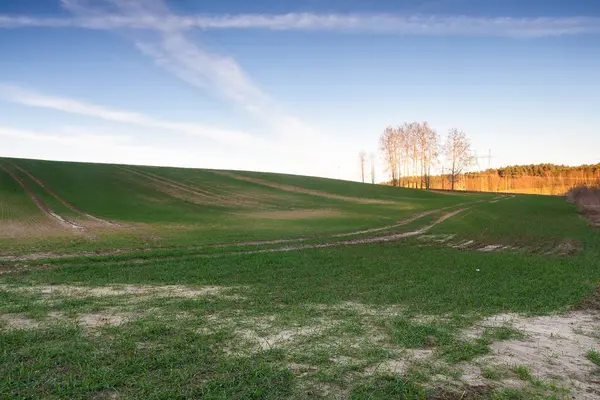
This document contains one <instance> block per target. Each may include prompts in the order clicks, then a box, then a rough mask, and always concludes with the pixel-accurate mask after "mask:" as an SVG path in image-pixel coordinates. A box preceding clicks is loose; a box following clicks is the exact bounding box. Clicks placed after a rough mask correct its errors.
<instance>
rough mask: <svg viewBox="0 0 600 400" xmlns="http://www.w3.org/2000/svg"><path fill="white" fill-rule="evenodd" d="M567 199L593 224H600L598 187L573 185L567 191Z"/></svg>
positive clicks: (599, 193)
mask: <svg viewBox="0 0 600 400" xmlns="http://www.w3.org/2000/svg"><path fill="white" fill-rule="evenodd" d="M567 199H568V200H569V201H570V202H571V203H574V204H576V205H577V207H578V208H579V210H580V212H581V213H582V214H584V215H585V216H586V217H587V218H588V219H589V220H590V221H591V222H592V224H593V225H596V226H600V187H594V188H592V187H587V186H577V187H574V188H572V189H571V190H569V191H568V192H567Z"/></svg>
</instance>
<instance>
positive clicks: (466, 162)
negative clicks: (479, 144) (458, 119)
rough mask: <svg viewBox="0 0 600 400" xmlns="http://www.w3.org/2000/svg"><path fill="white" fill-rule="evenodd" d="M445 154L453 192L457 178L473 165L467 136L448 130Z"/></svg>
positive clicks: (457, 131)
mask: <svg viewBox="0 0 600 400" xmlns="http://www.w3.org/2000/svg"><path fill="white" fill-rule="evenodd" d="M445 153H446V158H447V159H448V162H449V164H450V171H448V176H449V177H450V183H451V187H452V190H454V189H455V184H456V180H457V178H458V176H459V175H460V174H461V173H462V172H463V171H464V170H465V169H466V168H468V167H469V166H471V165H473V163H474V159H473V156H472V155H471V143H470V141H469V138H467V135H466V134H465V133H464V132H463V131H459V130H458V129H450V131H449V132H448V137H447V138H446V143H445Z"/></svg>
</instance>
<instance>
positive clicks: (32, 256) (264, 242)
mask: <svg viewBox="0 0 600 400" xmlns="http://www.w3.org/2000/svg"><path fill="white" fill-rule="evenodd" d="M451 207H456V206H451ZM451 207H444V208H440V209H434V210H428V211H424V212H421V213H418V214H415V215H412V216H411V217H409V218H407V219H404V220H401V221H398V222H397V223H395V224H394V225H387V226H383V227H379V228H370V229H363V230H359V231H353V232H346V233H338V234H331V235H319V236H314V237H310V236H305V237H298V238H290V239H274V240H253V241H245V242H232V243H219V244H207V245H205V246H199V247H194V248H195V249H198V250H202V249H203V248H211V247H236V246H260V245H269V244H282V243H299V242H304V241H306V240H309V239H327V238H339V237H347V236H357V235H363V234H367V233H375V232H380V231H385V230H390V229H394V228H398V227H401V226H404V225H407V224H409V223H412V222H414V221H416V220H418V219H420V218H423V217H425V216H428V215H431V214H434V213H436V212H440V211H442V210H445V209H448V208H451ZM17 228H19V227H15V229H17ZM121 228H123V229H126V228H128V227H127V226H122V227H121ZM130 228H132V229H135V227H130ZM27 232H29V231H27ZM188 249H189V248H188ZM153 250H155V249H153V248H144V249H111V250H99V251H94V252H76V253H63V254H61V253H50V252H46V253H32V254H24V255H9V256H0V261H33V260H40V259H44V258H57V259H58V258H73V257H82V256H90V257H91V256H103V255H116V254H127V253H136V252H149V251H153Z"/></svg>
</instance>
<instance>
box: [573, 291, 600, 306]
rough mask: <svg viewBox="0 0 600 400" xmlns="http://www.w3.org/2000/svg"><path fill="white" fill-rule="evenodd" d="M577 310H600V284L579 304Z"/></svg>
mask: <svg viewBox="0 0 600 400" xmlns="http://www.w3.org/2000/svg"><path fill="white" fill-rule="evenodd" d="M576 308H577V310H589V311H600V286H598V287H597V288H596V290H595V291H594V293H592V294H591V295H589V296H586V297H585V298H584V299H583V300H582V301H581V303H579V304H578V305H577V307H576Z"/></svg>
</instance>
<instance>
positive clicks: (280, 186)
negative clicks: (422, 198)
mask: <svg viewBox="0 0 600 400" xmlns="http://www.w3.org/2000/svg"><path fill="white" fill-rule="evenodd" d="M215 173H217V174H220V175H224V176H228V177H230V178H234V179H238V180H242V181H246V182H252V183H256V184H259V185H263V186H268V187H272V188H276V189H281V190H285V191H287V192H295V193H305V194H310V195H313V196H319V197H326V198H329V199H336V200H344V201H353V202H357V203H366V204H394V203H395V202H394V201H391V200H379V199H369V198H364V197H352V196H342V195H338V194H333V193H328V192H321V191H318V190H312V189H306V188H303V187H299V186H292V185H284V184H281V183H275V182H270V181H267V180H263V179H259V178H251V177H249V176H242V175H237V174H235V173H232V172H225V171H215Z"/></svg>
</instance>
